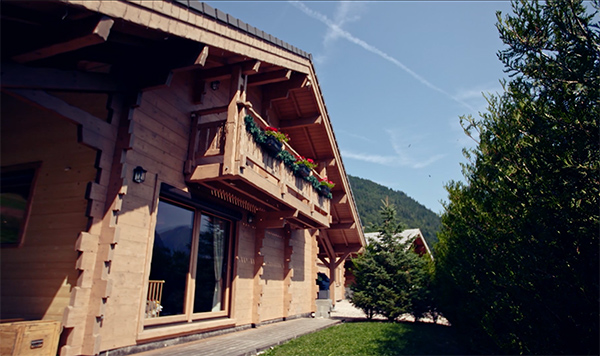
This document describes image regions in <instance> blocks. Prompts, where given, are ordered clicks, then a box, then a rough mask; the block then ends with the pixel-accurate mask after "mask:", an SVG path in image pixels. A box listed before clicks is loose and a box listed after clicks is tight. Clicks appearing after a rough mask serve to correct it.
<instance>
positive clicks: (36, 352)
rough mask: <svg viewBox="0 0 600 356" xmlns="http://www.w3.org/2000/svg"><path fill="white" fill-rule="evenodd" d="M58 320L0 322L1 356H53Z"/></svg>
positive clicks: (56, 341) (55, 350) (58, 332)
mask: <svg viewBox="0 0 600 356" xmlns="http://www.w3.org/2000/svg"><path fill="white" fill-rule="evenodd" d="M60 330H61V326H60V322H58V321H49V320H37V321H21V322H15V323H5V324H0V337H1V338H2V343H0V345H1V346H0V354H1V355H2V356H5V355H6V356H8V355H15V356H55V355H56V352H57V349H58V339H59V336H60Z"/></svg>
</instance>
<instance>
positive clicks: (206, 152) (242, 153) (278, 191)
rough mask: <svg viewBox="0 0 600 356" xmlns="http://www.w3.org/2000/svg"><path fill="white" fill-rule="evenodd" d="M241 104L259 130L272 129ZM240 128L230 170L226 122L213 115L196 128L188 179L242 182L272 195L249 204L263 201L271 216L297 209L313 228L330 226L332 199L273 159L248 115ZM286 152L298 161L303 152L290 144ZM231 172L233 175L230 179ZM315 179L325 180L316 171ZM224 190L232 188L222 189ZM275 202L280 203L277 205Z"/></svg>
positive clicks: (240, 190)
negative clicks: (256, 136) (248, 125)
mask: <svg viewBox="0 0 600 356" xmlns="http://www.w3.org/2000/svg"><path fill="white" fill-rule="evenodd" d="M238 104H242V105H244V106H246V110H242V112H244V111H245V112H247V114H248V115H250V116H252V117H253V118H254V122H255V124H256V125H257V126H258V127H259V128H261V129H263V130H264V129H266V127H267V126H269V125H268V124H267V122H266V121H265V120H264V119H263V118H262V117H261V116H260V115H259V114H258V113H257V112H256V111H254V109H252V107H251V106H249V105H247V104H245V103H238ZM244 116H245V115H244ZM236 125H237V128H236V130H235V131H237V145H236V146H237V152H234V153H233V156H234V161H235V167H233V168H227V169H226V168H225V167H224V166H225V165H224V157H225V156H227V155H228V154H230V153H227V152H225V150H226V148H225V146H226V145H225V142H226V140H227V137H226V135H228V134H229V133H228V132H227V129H226V120H223V118H217V117H214V116H212V117H210V118H205V119H204V122H197V123H196V125H194V127H193V132H192V137H191V140H190V149H189V154H188V161H187V164H186V173H187V174H188V180H189V181H191V182H199V181H202V182H204V183H207V182H209V181H213V182H214V181H224V180H227V181H228V182H229V188H230V189H236V188H235V187H234V186H232V185H231V182H232V180H236V179H241V180H244V181H246V182H248V183H249V184H250V185H251V186H252V187H253V188H256V189H258V191H260V192H262V193H264V194H266V196H267V197H268V198H266V199H265V198H261V197H258V196H256V195H254V196H252V197H249V199H253V198H255V199H258V200H261V199H262V200H261V201H263V202H264V203H265V205H266V206H267V207H266V208H265V211H268V210H270V209H273V210H278V209H279V210H281V209H284V210H286V209H287V210H289V209H295V210H298V211H300V212H302V213H303V215H304V216H305V220H304V221H305V222H306V219H308V220H310V221H313V222H314V224H312V226H328V224H329V209H330V201H329V199H327V198H324V197H322V196H321V195H320V194H319V192H318V191H317V190H315V189H314V187H313V186H312V184H311V183H310V182H308V181H306V180H305V179H303V178H301V177H297V176H296V175H294V173H293V172H292V171H291V170H290V169H289V168H288V167H286V166H285V164H284V163H283V162H282V161H280V160H278V159H276V158H274V157H272V156H271V155H270V154H269V153H268V152H267V151H266V150H265V148H264V147H262V146H261V145H260V144H258V143H256V142H255V141H254V138H253V137H252V135H251V134H250V133H249V132H248V131H247V130H246V124H245V120H244V117H243V116H240V118H239V120H238V122H237V123H236ZM283 149H285V150H286V151H288V152H290V153H291V154H293V155H294V156H298V153H297V152H296V151H295V150H294V149H293V148H292V146H291V145H290V144H288V143H285V142H284V143H283ZM225 170H226V171H227V172H226V173H227V174H225ZM311 174H312V175H314V176H315V177H317V178H318V179H319V178H321V177H320V176H319V174H318V173H317V172H316V171H314V170H313V171H312V172H311ZM216 185H217V184H215V186H216ZM234 185H235V184H234ZM219 187H227V186H226V185H224V184H221V185H220V186H219ZM220 189H222V188H220ZM244 192H245V191H244V190H242V189H239V188H238V190H237V191H236V193H242V194H243V193H244ZM248 194H251V193H248ZM273 199H275V200H276V202H279V203H276V202H273V201H272V200H273ZM267 200H268V201H267ZM286 207H287V208H286Z"/></svg>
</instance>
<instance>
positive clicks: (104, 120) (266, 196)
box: [0, 0, 365, 356]
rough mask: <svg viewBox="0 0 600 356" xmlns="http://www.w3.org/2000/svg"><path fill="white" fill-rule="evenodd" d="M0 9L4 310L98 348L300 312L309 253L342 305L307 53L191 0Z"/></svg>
mask: <svg viewBox="0 0 600 356" xmlns="http://www.w3.org/2000/svg"><path fill="white" fill-rule="evenodd" d="M0 6H1V15H2V20H1V21H2V22H1V25H2V51H1V57H2V64H1V66H2V67H1V70H2V77H1V87H2V94H1V95H2V96H1V110H2V112H1V120H2V121H1V130H2V131H1V132H2V140H1V161H0V163H1V169H2V171H1V182H0V183H1V184H0V186H1V189H2V196H1V197H2V200H1V202H2V203H1V208H2V211H1V213H2V231H1V237H2V247H1V250H0V252H1V295H0V297H1V309H0V313H1V314H0V317H1V318H2V319H4V321H7V319H11V321H12V322H19V321H20V320H22V321H25V322H28V321H35V320H42V321H56V322H58V323H60V328H59V332H60V339H59V341H58V343H57V344H58V353H59V354H60V355H63V356H67V355H96V354H106V355H108V354H111V355H113V354H115V353H116V354H127V353H130V352H136V351H140V350H143V349H144V348H146V347H150V346H151V345H154V344H157V343H158V341H160V342H161V343H163V342H164V340H167V339H173V340H177V339H179V340H190V335H196V334H199V333H206V332H210V331H215V330H222V329H231V328H234V329H235V328H245V327H250V326H258V325H260V324H262V323H265V322H272V321H277V320H284V319H286V318H293V317H303V316H309V315H310V314H311V312H314V311H315V299H316V298H317V291H318V286H317V285H316V283H315V279H316V276H317V271H318V268H319V267H318V266H317V262H318V261H319V262H320V263H323V264H324V265H325V266H326V269H328V273H329V276H330V278H331V279H332V283H331V286H332V288H331V290H330V294H331V299H333V300H334V301H335V300H336V299H338V300H339V299H341V298H343V285H344V283H343V281H339V280H337V283H335V282H336V279H341V278H343V266H344V264H343V262H344V260H345V259H346V258H347V256H348V255H349V254H352V253H356V252H357V251H359V250H360V249H361V248H362V247H363V246H364V245H365V237H364V235H363V232H362V227H361V225H360V220H359V217H358V214H357V210H356V206H355V202H354V198H353V196H352V191H351V189H350V186H349V183H348V179H347V176H346V172H345V170H344V166H343V163H342V160H341V157H340V152H339V149H338V146H337V143H336V140H335V136H334V133H333V130H332V126H331V123H330V119H329V116H328V113H327V110H326V107H325V104H324V101H323V97H322V94H321V91H320V88H319V84H318V81H317V77H316V75H315V71H314V67H313V63H312V60H311V56H310V55H309V54H307V53H306V52H304V51H301V50H299V49H298V48H296V47H294V46H291V45H289V44H288V43H285V42H283V41H281V40H279V39H278V38H275V37H273V36H271V35H269V34H266V33H264V32H263V31H261V30H259V29H257V28H255V27H253V26H250V25H248V24H246V23H244V22H242V21H241V20H238V19H236V18H234V17H232V16H230V15H228V14H225V13H223V12H222V11H219V10H217V9H214V8H212V7H210V6H208V5H207V4H203V3H200V2H196V1H186V0H180V1H147V0H144V1H133V0H132V1H125V0H97V1H94V0H61V1H58V0H57V1H42V2H41V1H21V0H19V1H2V3H1V5H0ZM268 126H271V127H276V128H278V129H280V130H281V131H282V132H284V133H286V134H288V135H289V138H290V140H289V142H287V143H285V144H284V150H285V151H286V152H289V153H291V154H292V155H300V156H304V157H310V158H312V159H313V160H314V161H315V162H316V163H317V164H318V165H317V167H316V168H314V169H313V170H312V172H311V173H310V176H312V177H315V179H320V178H324V177H327V178H328V179H329V180H331V181H332V182H333V183H335V187H333V188H332V190H331V195H330V196H323V195H321V194H320V193H319V190H318V189H317V188H318V187H316V186H315V185H314V184H312V183H311V181H310V180H307V179H306V178H303V177H300V176H298V175H296V174H294V171H293V169H291V168H290V167H291V166H290V164H289V162H285V161H282V160H280V159H279V158H277V157H274V156H273V155H272V154H269V153H267V150H266V149H265V147H264V146H263V145H261V144H260V142H259V141H257V139H256V137H255V136H253V134H252V133H251V132H250V131H251V129H252V128H254V130H255V132H259V133H260V132H263V133H264V130H265V129H266V128H267V127H268ZM256 130H258V131H256ZM313 182H314V179H313ZM336 286H337V287H336ZM336 289H337V290H336ZM2 330H3V337H4V336H5V335H7V334H5V333H4V330H5V329H2ZM7 340H8V339H6V338H5V339H3V350H4V348H5V347H6V348H7V349H9V348H10V345H8V343H9V342H8V341H7ZM11 340H13V339H11ZM13 341H14V340H13ZM11 342H12V341H11ZM15 342H16V341H15ZM32 347H33V344H32ZM40 347H41V346H40ZM14 350H16V346H15V348H13V353H15V352H16V351H14ZM9 351H10V350H9Z"/></svg>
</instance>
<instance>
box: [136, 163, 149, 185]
mask: <svg viewBox="0 0 600 356" xmlns="http://www.w3.org/2000/svg"><path fill="white" fill-rule="evenodd" d="M146 172H147V171H146V170H145V169H144V168H142V167H140V166H137V167H135V168H134V169H133V181H134V182H136V183H144V181H145V180H146Z"/></svg>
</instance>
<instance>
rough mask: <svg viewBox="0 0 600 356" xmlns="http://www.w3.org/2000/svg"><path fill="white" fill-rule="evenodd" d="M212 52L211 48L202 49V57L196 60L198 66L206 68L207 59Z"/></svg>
mask: <svg viewBox="0 0 600 356" xmlns="http://www.w3.org/2000/svg"><path fill="white" fill-rule="evenodd" d="M209 51H210V47H209V46H204V48H202V51H201V52H200V55H199V56H198V58H196V63H195V64H196V65H199V66H201V67H204V65H205V64H206V58H208V52H209Z"/></svg>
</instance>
